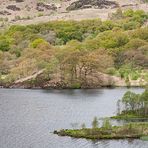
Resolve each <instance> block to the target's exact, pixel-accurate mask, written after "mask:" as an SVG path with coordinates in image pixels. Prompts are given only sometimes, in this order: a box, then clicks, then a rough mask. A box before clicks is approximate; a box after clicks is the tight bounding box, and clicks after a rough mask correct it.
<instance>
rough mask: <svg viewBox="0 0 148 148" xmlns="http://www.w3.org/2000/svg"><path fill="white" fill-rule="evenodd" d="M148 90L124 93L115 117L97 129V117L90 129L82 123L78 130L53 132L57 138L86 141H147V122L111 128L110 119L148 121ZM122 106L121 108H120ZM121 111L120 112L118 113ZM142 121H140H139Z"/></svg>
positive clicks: (105, 120) (107, 119) (106, 120)
mask: <svg viewBox="0 0 148 148" xmlns="http://www.w3.org/2000/svg"><path fill="white" fill-rule="evenodd" d="M147 99H148V89H145V91H144V92H143V93H142V94H135V93H133V92H130V91H128V92H126V93H125V94H124V96H123V98H122V100H119V101H118V102H117V110H118V114H117V116H114V117H111V118H105V119H104V120H103V124H102V126H100V127H99V122H98V119H97V117H95V118H94V120H93V121H92V128H86V126H85V124H84V123H83V124H82V126H81V128H80V129H65V130H60V131H54V134H57V135H59V136H70V137H74V138H86V139H92V140H96V139H126V138H130V139H142V140H148V122H130V123H128V124H125V125H122V126H112V124H111V122H110V119H118V120H131V119H138V120H139V121H140V119H146V120H147V119H148V101H147ZM121 105H122V106H121ZM120 110H122V111H120ZM141 121H142V120H141Z"/></svg>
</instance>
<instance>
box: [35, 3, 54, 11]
mask: <svg viewBox="0 0 148 148" xmlns="http://www.w3.org/2000/svg"><path fill="white" fill-rule="evenodd" d="M36 9H37V10H38V11H44V10H45V9H46V10H56V9H57V7H56V6H55V5H54V4H45V3H42V2H39V3H37V6H36Z"/></svg>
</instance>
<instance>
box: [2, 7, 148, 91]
mask: <svg viewBox="0 0 148 148" xmlns="http://www.w3.org/2000/svg"><path fill="white" fill-rule="evenodd" d="M147 20H148V14H147V13H145V12H144V11H142V10H137V11H133V10H131V9H129V10H126V11H125V12H122V10H121V9H118V10H117V12H116V13H114V14H112V15H111V16H110V19H109V20H107V21H101V20H100V19H95V20H82V21H51V22H47V23H41V24H36V25H28V26H19V25H15V26H11V27H10V28H6V29H5V30H4V31H1V32H0V82H1V84H6V83H7V84H10V83H12V82H14V81H16V80H19V79H21V78H25V77H27V76H30V75H33V74H35V73H37V72H39V71H40V70H43V71H44V72H43V74H42V75H41V80H40V81H39V82H37V80H32V81H31V83H40V82H41V81H47V80H53V79H54V78H55V77H56V78H57V79H58V80H59V81H63V82H66V83H69V84H70V85H71V86H72V87H74V88H79V87H81V85H83V84H86V83H87V79H88V77H91V76H92V75H93V76H94V74H97V73H106V74H109V75H114V76H117V77H121V78H123V79H125V81H126V82H127V83H128V81H129V79H132V80H137V79H138V78H139V77H141V76H143V79H144V80H145V81H148V72H147V69H148V27H147V26H145V22H146V21H147Z"/></svg>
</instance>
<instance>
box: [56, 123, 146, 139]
mask: <svg viewBox="0 0 148 148" xmlns="http://www.w3.org/2000/svg"><path fill="white" fill-rule="evenodd" d="M54 134H57V135H59V136H70V137H74V138H86V139H92V140H93V139H94V140H95V139H126V138H130V139H140V138H141V139H144V140H146V139H148V123H129V124H126V125H123V126H113V127H110V128H106V127H101V128H81V129H66V130H60V131H54Z"/></svg>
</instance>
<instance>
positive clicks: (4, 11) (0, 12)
mask: <svg viewBox="0 0 148 148" xmlns="http://www.w3.org/2000/svg"><path fill="white" fill-rule="evenodd" d="M0 15H11V13H10V12H8V11H6V10H3V11H0Z"/></svg>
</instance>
